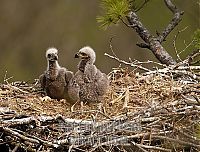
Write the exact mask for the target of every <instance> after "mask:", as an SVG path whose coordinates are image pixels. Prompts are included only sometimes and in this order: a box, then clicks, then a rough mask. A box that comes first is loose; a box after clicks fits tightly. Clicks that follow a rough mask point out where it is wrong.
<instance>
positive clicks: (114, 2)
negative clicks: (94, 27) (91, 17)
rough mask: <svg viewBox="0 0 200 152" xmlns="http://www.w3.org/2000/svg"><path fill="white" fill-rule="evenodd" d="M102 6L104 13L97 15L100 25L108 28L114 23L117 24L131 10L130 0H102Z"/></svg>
mask: <svg viewBox="0 0 200 152" xmlns="http://www.w3.org/2000/svg"><path fill="white" fill-rule="evenodd" d="M101 7H102V10H103V13H104V15H103V16H98V17H97V22H98V23H100V24H101V25H100V27H102V28H104V29H106V28H107V27H108V26H110V25H111V24H112V23H114V24H117V23H118V22H119V21H120V20H121V19H123V18H124V17H125V16H126V15H127V13H128V12H129V10H130V2H129V0H102V2H101Z"/></svg>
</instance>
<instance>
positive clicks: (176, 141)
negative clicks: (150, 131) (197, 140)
mask: <svg viewBox="0 0 200 152" xmlns="http://www.w3.org/2000/svg"><path fill="white" fill-rule="evenodd" d="M152 138H158V139H163V140H168V141H171V142H174V143H179V144H181V145H187V146H192V147H197V148H200V145H197V144H194V143H190V142H186V141H183V140H179V139H173V138H170V137H166V136H155V135H154V136H152Z"/></svg>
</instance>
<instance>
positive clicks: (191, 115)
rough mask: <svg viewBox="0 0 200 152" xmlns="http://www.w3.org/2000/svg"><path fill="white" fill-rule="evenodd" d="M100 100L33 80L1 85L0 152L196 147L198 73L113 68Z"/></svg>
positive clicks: (199, 95)
mask: <svg viewBox="0 0 200 152" xmlns="http://www.w3.org/2000/svg"><path fill="white" fill-rule="evenodd" d="M109 79H110V88H109V90H108V92H107V94H106V95H105V96H104V98H103V100H102V102H101V103H87V104H84V105H83V106H81V105H80V103H77V104H76V105H75V106H74V111H70V105H69V104H68V103H67V101H65V100H60V101H57V100H53V99H50V98H48V97H46V96H45V95H44V93H43V92H42V90H41V89H40V87H39V85H38V83H37V81H36V82H34V83H33V84H27V83H26V82H12V83H9V82H7V81H5V82H6V83H5V84H1V85H0V118H1V120H0V149H2V150H4V151H11V150H12V151H20V152H21V151H22V152H23V151H67V150H68V151H144V152H146V151H167V152H168V151H199V150H200V139H199V138H198V134H199V133H198V128H199V123H200V100H199V98H200V91H199V88H200V84H199V75H198V72H194V71H191V69H188V68H186V69H177V67H174V68H173V67H167V68H164V69H158V70H155V71H149V72H146V73H143V74H140V73H136V71H130V70H129V69H128V68H115V69H113V70H112V71H111V72H110V74H109Z"/></svg>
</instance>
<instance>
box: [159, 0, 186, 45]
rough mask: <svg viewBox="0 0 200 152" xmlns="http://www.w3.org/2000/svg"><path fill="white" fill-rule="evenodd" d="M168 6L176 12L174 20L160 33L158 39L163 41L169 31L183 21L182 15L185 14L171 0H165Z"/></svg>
mask: <svg viewBox="0 0 200 152" xmlns="http://www.w3.org/2000/svg"><path fill="white" fill-rule="evenodd" d="M164 2H165V4H166V6H167V8H168V9H169V10H170V11H171V12H172V13H173V14H174V16H173V18H172V20H171V21H170V23H169V24H168V25H167V27H166V28H165V29H164V30H163V32H162V34H161V35H159V37H158V39H159V41H160V42H163V41H164V40H165V39H166V37H167V36H168V35H169V33H170V32H171V31H172V30H173V29H174V28H175V27H176V26H177V25H178V23H179V22H180V21H181V15H183V14H184V12H183V11H180V10H179V9H177V7H176V6H175V5H174V4H173V3H172V2H171V0H164Z"/></svg>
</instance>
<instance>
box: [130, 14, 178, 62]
mask: <svg viewBox="0 0 200 152" xmlns="http://www.w3.org/2000/svg"><path fill="white" fill-rule="evenodd" d="M127 19H128V21H129V23H130V24H131V25H133V26H132V28H133V29H134V30H135V31H136V32H137V33H138V34H139V36H140V37H141V38H142V39H143V40H144V41H145V42H146V43H147V45H149V49H150V50H151V51H152V52H153V54H154V55H155V56H156V58H157V59H158V60H159V61H160V62H161V63H163V64H166V65H171V64H176V61H175V60H173V58H172V57H171V56H170V55H169V53H168V52H167V51H166V50H165V49H164V48H163V46H162V45H161V43H160V41H159V40H158V39H157V38H155V37H153V36H152V35H151V34H150V32H149V31H148V30H147V29H146V28H145V27H144V26H143V24H142V23H141V22H140V21H139V18H138V16H137V14H136V13H135V12H133V11H131V12H130V13H129V15H128V16H127Z"/></svg>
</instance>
